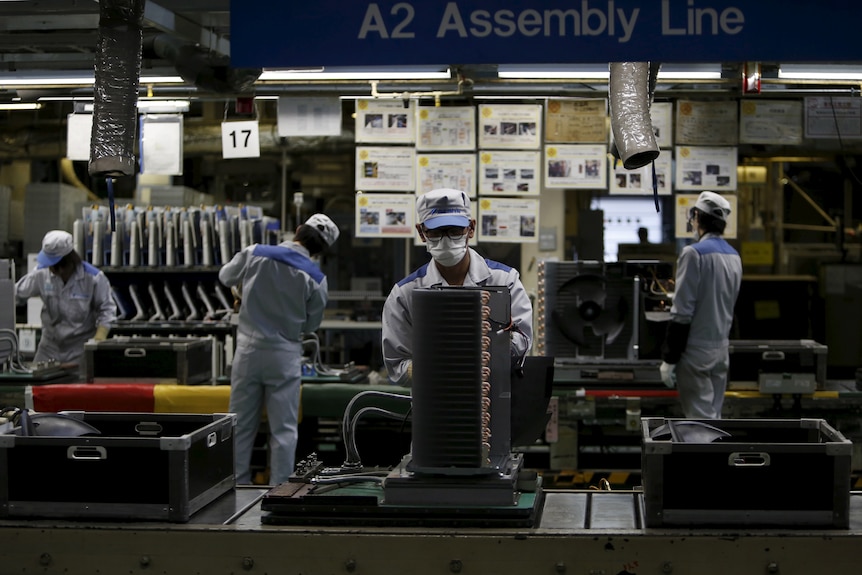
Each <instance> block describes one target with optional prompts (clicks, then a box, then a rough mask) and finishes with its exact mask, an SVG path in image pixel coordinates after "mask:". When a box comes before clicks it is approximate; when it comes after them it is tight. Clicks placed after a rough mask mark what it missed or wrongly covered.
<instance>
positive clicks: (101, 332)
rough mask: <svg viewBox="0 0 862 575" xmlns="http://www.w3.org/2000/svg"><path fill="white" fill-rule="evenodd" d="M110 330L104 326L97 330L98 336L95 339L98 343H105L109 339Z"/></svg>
mask: <svg viewBox="0 0 862 575" xmlns="http://www.w3.org/2000/svg"><path fill="white" fill-rule="evenodd" d="M108 331H109V330H108V328H107V327H106V326H104V325H100V326H99V327H97V328H96V335H94V336H93V339H94V340H96V341H104V340H106V339H108Z"/></svg>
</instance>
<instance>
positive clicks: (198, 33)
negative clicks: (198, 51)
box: [144, 0, 230, 56]
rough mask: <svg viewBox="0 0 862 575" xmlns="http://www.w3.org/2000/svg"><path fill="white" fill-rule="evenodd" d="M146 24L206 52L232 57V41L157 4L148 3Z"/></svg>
mask: <svg viewBox="0 0 862 575" xmlns="http://www.w3.org/2000/svg"><path fill="white" fill-rule="evenodd" d="M144 23H145V24H146V25H148V26H152V27H153V28H156V29H157V30H161V31H162V32H165V33H167V34H171V35H173V36H176V37H178V38H182V39H185V40H188V41H190V42H193V43H194V44H196V45H198V46H200V47H201V48H204V49H206V50H210V51H212V52H216V53H218V54H221V55H223V56H230V40H228V39H227V38H225V37H223V36H221V35H219V34H216V33H215V32H213V31H212V30H209V29H207V28H204V27H202V26H200V25H199V24H197V23H195V22H192V21H191V20H189V19H188V18H186V17H184V16H182V15H180V14H177V13H175V12H172V11H171V10H168V9H167V8H165V7H163V6H160V5H159V4H156V3H155V2H152V1H149V0H148V1H147V3H146V6H145V7H144Z"/></svg>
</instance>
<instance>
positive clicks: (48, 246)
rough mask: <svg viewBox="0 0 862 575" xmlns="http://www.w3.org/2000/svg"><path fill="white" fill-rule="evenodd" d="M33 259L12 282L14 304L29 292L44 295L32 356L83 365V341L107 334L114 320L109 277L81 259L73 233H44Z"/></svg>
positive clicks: (38, 360)
mask: <svg viewBox="0 0 862 575" xmlns="http://www.w3.org/2000/svg"><path fill="white" fill-rule="evenodd" d="M36 264H37V265H36V269H34V270H33V271H31V272H30V273H28V274H27V275H25V276H23V277H22V278H21V279H19V280H18V282H17V283H16V284H15V299H16V304H17V305H24V304H26V303H27V299H28V298H30V297H35V296H38V297H40V298H41V299H42V314H41V319H42V333H41V337H40V339H39V346H38V348H37V349H36V356H35V357H34V361H35V362H42V361H48V360H52V359H53V360H56V361H58V362H60V364H61V365H64V364H65V365H68V366H72V365H77V366H78V367H79V368H80V369H81V370H83V364H84V362H83V359H84V344H85V343H86V342H87V341H89V340H90V339H94V340H103V339H105V338H107V337H108V333H109V331H110V329H111V324H112V323H113V322H114V321H116V319H117V304H116V303H115V302H114V298H113V296H112V295H111V282H110V281H108V278H107V276H105V274H104V272H102V271H101V270H99V269H98V268H96V267H94V266H92V265H91V264H89V263H87V262H85V261H83V260H82V259H81V256H80V255H79V254H78V252H76V251H75V246H74V240H73V238H72V234H70V233H69V232H66V231H63V230H52V231H50V232H48V233H47V234H45V236H44V237H43V238H42V250H41V251H40V252H39V253H38V254H37V255H36Z"/></svg>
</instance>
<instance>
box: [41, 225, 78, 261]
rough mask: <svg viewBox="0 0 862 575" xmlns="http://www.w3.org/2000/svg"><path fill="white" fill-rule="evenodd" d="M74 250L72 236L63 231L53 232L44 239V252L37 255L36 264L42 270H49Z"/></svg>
mask: <svg viewBox="0 0 862 575" xmlns="http://www.w3.org/2000/svg"><path fill="white" fill-rule="evenodd" d="M74 249H75V241H74V239H73V238H72V234H70V233H69V232H64V231H63V230H51V231H50V232H48V233H47V234H45V237H44V238H42V251H40V252H39V253H38V254H37V255H36V263H37V264H38V266H39V267H40V268H49V267H51V266H53V265H56V264H57V262H59V261H60V260H61V259H63V257H65V256H67V255H69V254H70V253H72V250H74Z"/></svg>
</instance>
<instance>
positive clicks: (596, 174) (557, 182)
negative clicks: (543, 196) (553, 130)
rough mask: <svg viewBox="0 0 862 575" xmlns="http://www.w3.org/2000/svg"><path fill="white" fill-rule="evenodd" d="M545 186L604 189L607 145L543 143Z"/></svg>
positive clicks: (606, 176) (605, 183)
mask: <svg viewBox="0 0 862 575" xmlns="http://www.w3.org/2000/svg"><path fill="white" fill-rule="evenodd" d="M544 172H545V174H544V175H545V187H548V188H588V189H607V187H608V167H607V147H606V146H604V145H592V146H591V145H568V146H567V145H553V146H545V170H544Z"/></svg>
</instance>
